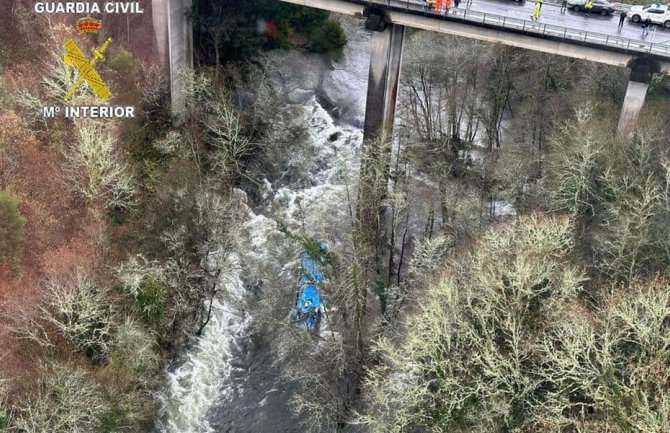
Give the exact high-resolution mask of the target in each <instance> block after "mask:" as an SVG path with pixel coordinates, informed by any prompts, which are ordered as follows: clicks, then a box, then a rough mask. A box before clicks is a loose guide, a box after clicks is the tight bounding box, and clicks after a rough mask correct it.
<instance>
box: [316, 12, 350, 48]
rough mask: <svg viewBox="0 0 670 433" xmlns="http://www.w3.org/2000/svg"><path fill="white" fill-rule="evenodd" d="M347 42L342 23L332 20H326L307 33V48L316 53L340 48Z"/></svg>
mask: <svg viewBox="0 0 670 433" xmlns="http://www.w3.org/2000/svg"><path fill="white" fill-rule="evenodd" d="M346 43H347V37H346V35H345V34H344V30H343V29H342V25H341V24H340V23H339V22H337V21H334V20H328V21H326V22H325V23H324V24H323V25H322V26H320V27H318V28H316V29H314V30H313V31H312V32H311V33H310V34H309V49H310V51H314V52H316V53H325V52H328V51H334V50H337V49H340V48H342V47H343V46H345V45H346Z"/></svg>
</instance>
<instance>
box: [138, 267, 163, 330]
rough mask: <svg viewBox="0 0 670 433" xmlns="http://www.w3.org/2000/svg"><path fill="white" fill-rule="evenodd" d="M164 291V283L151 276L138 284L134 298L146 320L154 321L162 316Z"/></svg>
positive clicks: (158, 320) (157, 320)
mask: <svg viewBox="0 0 670 433" xmlns="http://www.w3.org/2000/svg"><path fill="white" fill-rule="evenodd" d="M166 291H167V288H166V286H165V284H163V283H162V282H161V281H159V280H156V279H153V278H151V277H149V278H146V279H145V280H144V281H142V283H141V284H140V287H139V290H138V291H137V296H136V298H135V299H136V300H137V304H138V305H139V307H140V309H141V310H142V315H143V317H144V319H145V320H146V321H147V322H149V323H156V322H160V320H161V319H162V318H163V314H164V309H165V296H166Z"/></svg>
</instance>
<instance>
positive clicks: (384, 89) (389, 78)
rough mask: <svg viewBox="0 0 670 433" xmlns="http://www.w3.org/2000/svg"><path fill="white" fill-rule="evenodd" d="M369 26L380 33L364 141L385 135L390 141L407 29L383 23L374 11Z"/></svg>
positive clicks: (375, 37)
mask: <svg viewBox="0 0 670 433" xmlns="http://www.w3.org/2000/svg"><path fill="white" fill-rule="evenodd" d="M366 27H368V28H372V29H373V30H378V31H376V32H375V33H374V35H373V37H372V53H371V55H370V73H369V75H368V95H367V101H366V103H365V125H364V127H363V139H364V140H368V139H370V138H373V137H378V136H381V139H382V140H390V139H391V135H392V133H393V119H394V117H395V106H396V98H397V95H398V82H399V79H400V61H401V60H402V46H403V40H404V39H405V27H404V26H400V25H396V24H387V23H385V22H384V21H383V16H381V15H379V14H375V13H374V12H370V15H369V16H368V23H367V24H366Z"/></svg>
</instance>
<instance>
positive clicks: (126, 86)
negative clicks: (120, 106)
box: [109, 47, 141, 105]
mask: <svg viewBox="0 0 670 433" xmlns="http://www.w3.org/2000/svg"><path fill="white" fill-rule="evenodd" d="M109 67H110V68H111V69H112V70H113V71H114V75H115V78H116V81H117V83H118V85H117V86H115V88H114V91H115V94H114V98H115V99H116V100H118V101H123V102H124V103H127V104H133V105H136V104H137V103H138V102H139V98H138V96H139V95H140V94H141V93H140V92H139V89H138V87H137V86H138V84H139V81H140V66H139V65H138V63H137V61H136V60H135V58H134V57H133V54H132V53H131V52H130V51H128V50H126V49H125V48H123V47H119V48H117V49H116V50H115V51H114V55H113V56H112V58H111V59H110V60H109Z"/></svg>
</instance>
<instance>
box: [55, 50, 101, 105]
mask: <svg viewBox="0 0 670 433" xmlns="http://www.w3.org/2000/svg"><path fill="white" fill-rule="evenodd" d="M111 42H112V38H111V37H110V38H107V40H106V41H105V42H104V43H103V44H102V45H101V46H100V47H98V48H93V57H92V58H91V59H90V60H89V59H87V58H86V55H84V53H83V52H82V51H81V49H80V48H79V46H78V45H77V43H76V42H75V41H74V39H72V38H68V40H66V41H65V51H66V52H67V53H66V54H65V56H64V57H63V60H64V61H65V63H66V64H68V65H73V66H74V67H76V68H77V70H79V76H78V77H77V80H76V81H75V82H74V84H73V85H72V87H70V89H69V90H68V92H67V94H66V95H65V100H66V101H69V100H70V99H72V96H73V95H74V92H76V91H77V89H78V88H79V86H81V83H83V82H84V81H86V82H87V83H88V85H89V86H91V89H92V90H93V93H95V96H97V97H98V98H100V99H102V100H105V99H107V98H109V97H110V96H112V92H110V91H109V87H107V84H105V82H104V81H103V80H102V78H101V77H100V75H99V74H98V73H97V72H96V70H95V69H94V68H93V66H95V63H96V62H97V61H98V60H101V61H104V60H105V58H104V57H103V53H104V52H105V51H106V50H107V46H109V44H110V43H111Z"/></svg>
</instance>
